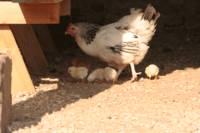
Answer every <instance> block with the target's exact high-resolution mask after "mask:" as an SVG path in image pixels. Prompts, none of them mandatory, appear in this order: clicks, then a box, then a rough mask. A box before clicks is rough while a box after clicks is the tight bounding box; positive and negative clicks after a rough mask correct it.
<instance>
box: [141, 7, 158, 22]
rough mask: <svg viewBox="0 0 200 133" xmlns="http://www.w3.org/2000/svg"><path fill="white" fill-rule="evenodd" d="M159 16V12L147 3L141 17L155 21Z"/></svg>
mask: <svg viewBox="0 0 200 133" xmlns="http://www.w3.org/2000/svg"><path fill="white" fill-rule="evenodd" d="M159 17H160V13H159V12H157V11H156V9H155V8H154V7H153V6H152V5H151V4H148V5H147V7H146V9H145V11H144V14H143V17H142V18H143V19H145V20H148V21H153V22H154V23H156V21H157V19H158V18H159Z"/></svg>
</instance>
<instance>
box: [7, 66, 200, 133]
mask: <svg viewBox="0 0 200 133" xmlns="http://www.w3.org/2000/svg"><path fill="white" fill-rule="evenodd" d="M199 79H200V69H199V68H198V69H192V68H188V69H185V70H177V71H174V72H172V73H170V74H167V75H165V76H161V77H160V79H158V80H148V79H145V78H141V79H140V80H139V81H138V82H134V83H131V82H129V81H124V82H123V83H119V84H116V85H112V84H109V83H80V82H74V83H72V82H68V81H66V82H65V81H59V79H53V78H43V79H42V81H43V82H41V83H40V84H39V86H37V93H36V94H31V95H18V96H14V98H13V100H14V101H13V118H12V125H11V126H10V127H9V129H10V131H11V132H12V133H111V132H112V133H129V132H130V133H151V132H152V133H199V132H200V80H199ZM45 81H48V82H45Z"/></svg>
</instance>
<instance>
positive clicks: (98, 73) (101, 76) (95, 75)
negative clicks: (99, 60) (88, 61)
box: [87, 68, 104, 82]
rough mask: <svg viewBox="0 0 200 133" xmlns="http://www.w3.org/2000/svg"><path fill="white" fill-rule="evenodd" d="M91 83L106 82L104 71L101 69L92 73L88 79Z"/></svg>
mask: <svg viewBox="0 0 200 133" xmlns="http://www.w3.org/2000/svg"><path fill="white" fill-rule="evenodd" d="M87 80H88V81H89V82H93V81H95V80H100V81H101V80H104V69H103V68H99V69H96V70H94V71H93V72H91V73H90V74H89V76H88V78H87Z"/></svg>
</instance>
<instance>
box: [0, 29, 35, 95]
mask: <svg viewBox="0 0 200 133" xmlns="http://www.w3.org/2000/svg"><path fill="white" fill-rule="evenodd" d="M0 49H9V50H10V53H9V54H10V56H11V58H12V74H11V78H12V81H11V91H12V94H14V93H18V92H33V91H35V88H34V86H33V83H32V81H31V78H30V75H29V73H28V71H27V68H26V65H25V63H24V61H23V58H22V55H21V53H20V50H19V48H18V46H17V43H16V41H15V38H14V36H13V34H12V31H11V29H10V27H9V26H8V25H0Z"/></svg>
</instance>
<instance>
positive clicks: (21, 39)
mask: <svg viewBox="0 0 200 133" xmlns="http://www.w3.org/2000/svg"><path fill="white" fill-rule="evenodd" d="M11 28H12V32H13V34H14V36H15V39H16V42H17V44H18V46H19V48H20V50H21V52H22V55H23V57H24V60H25V62H26V65H27V67H28V68H29V72H31V73H34V74H38V73H40V72H41V70H44V69H46V68H47V66H48V63H47V60H46V57H45V55H44V53H43V51H42V49H41V46H40V42H39V41H38V39H37V37H36V35H35V32H34V31H33V29H32V26H31V25H12V26H11ZM44 39H45V40H49V38H44Z"/></svg>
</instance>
